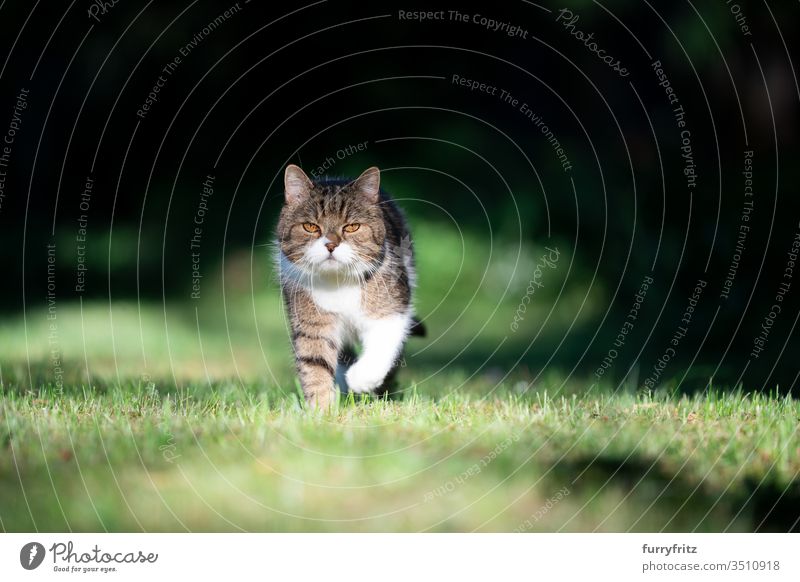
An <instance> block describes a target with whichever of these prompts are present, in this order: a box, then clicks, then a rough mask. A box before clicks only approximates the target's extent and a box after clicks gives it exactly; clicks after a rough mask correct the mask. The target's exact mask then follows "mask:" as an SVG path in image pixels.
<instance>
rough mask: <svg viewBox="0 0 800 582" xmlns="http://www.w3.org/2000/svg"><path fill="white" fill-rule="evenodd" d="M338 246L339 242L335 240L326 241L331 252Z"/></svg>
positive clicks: (326, 246)
mask: <svg viewBox="0 0 800 582" xmlns="http://www.w3.org/2000/svg"><path fill="white" fill-rule="evenodd" d="M338 246H339V243H335V242H329V243H325V248H326V249H328V252H331V253H332V252H333V249H335V248H336V247H338Z"/></svg>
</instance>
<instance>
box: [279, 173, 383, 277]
mask: <svg viewBox="0 0 800 582" xmlns="http://www.w3.org/2000/svg"><path fill="white" fill-rule="evenodd" d="M284 186H285V192H286V198H285V202H284V205H283V209H282V210H281V215H280V219H279V221H278V243H279V245H280V250H281V253H282V255H283V257H285V261H288V263H289V266H290V267H291V268H292V269H297V270H298V271H299V272H300V273H303V274H306V275H322V276H325V275H331V276H336V277H341V276H351V277H354V278H359V277H363V276H364V275H366V274H367V273H368V272H369V271H370V270H371V269H374V268H375V266H376V265H377V264H378V262H379V260H380V257H381V253H382V252H383V242H384V239H385V237H386V227H385V225H384V218H383V212H382V211H381V207H380V170H378V168H375V167H372V168H369V169H367V170H365V171H364V173H362V174H361V175H360V176H359V177H358V178H356V179H355V180H353V181H352V182H346V181H328V182H326V181H321V182H314V181H312V180H310V179H309V177H308V176H306V174H305V172H303V170H301V169H300V168H299V167H297V166H295V165H289V166H288V167H287V168H286V172H285V174H284Z"/></svg>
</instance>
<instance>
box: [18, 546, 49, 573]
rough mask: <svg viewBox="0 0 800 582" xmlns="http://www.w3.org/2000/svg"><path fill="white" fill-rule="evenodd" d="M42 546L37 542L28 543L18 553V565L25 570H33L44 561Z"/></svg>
mask: <svg viewBox="0 0 800 582" xmlns="http://www.w3.org/2000/svg"><path fill="white" fill-rule="evenodd" d="M44 555H45V550H44V546H43V545H42V544H40V543H39V542H29V543H27V544H25V545H24V546H22V549H21V550H20V551H19V563H20V564H22V567H23V568H25V569H26V570H35V569H36V568H38V567H39V566H40V565H41V564H42V562H43V561H44Z"/></svg>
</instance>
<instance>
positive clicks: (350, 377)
mask: <svg viewBox="0 0 800 582" xmlns="http://www.w3.org/2000/svg"><path fill="white" fill-rule="evenodd" d="M344 377H345V380H346V381H347V389H348V390H349V391H350V392H354V393H365V392H372V391H373V390H375V389H376V388H378V387H379V386H380V385H381V384H383V379H384V378H385V377H386V370H385V369H384V367H383V366H375V365H371V364H370V363H369V362H364V361H361V360H359V361H358V362H356V363H355V364H353V365H352V366H351V367H350V369H349V370H347V373H346V374H345V375H344Z"/></svg>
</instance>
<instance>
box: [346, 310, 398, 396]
mask: <svg viewBox="0 0 800 582" xmlns="http://www.w3.org/2000/svg"><path fill="white" fill-rule="evenodd" d="M410 326H411V318H410V316H409V315H408V314H402V315H393V316H390V317H385V318H382V319H373V320H369V321H367V322H365V323H364V329H363V330H362V332H361V343H362V347H363V352H362V353H361V357H360V358H359V359H358V361H356V363H355V364H353V365H352V366H351V367H350V369H349V370H348V371H347V373H346V374H345V377H346V379H347V386H348V388H349V390H350V391H351V392H370V391H372V390H375V389H376V388H378V387H380V386H381V385H382V384H383V381H384V379H385V378H386V376H387V374H389V372H390V371H391V370H392V368H394V367H395V365H396V364H397V359H398V357H399V356H400V352H401V351H402V350H403V344H404V343H405V341H406V337H408V330H409V327H410Z"/></svg>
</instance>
